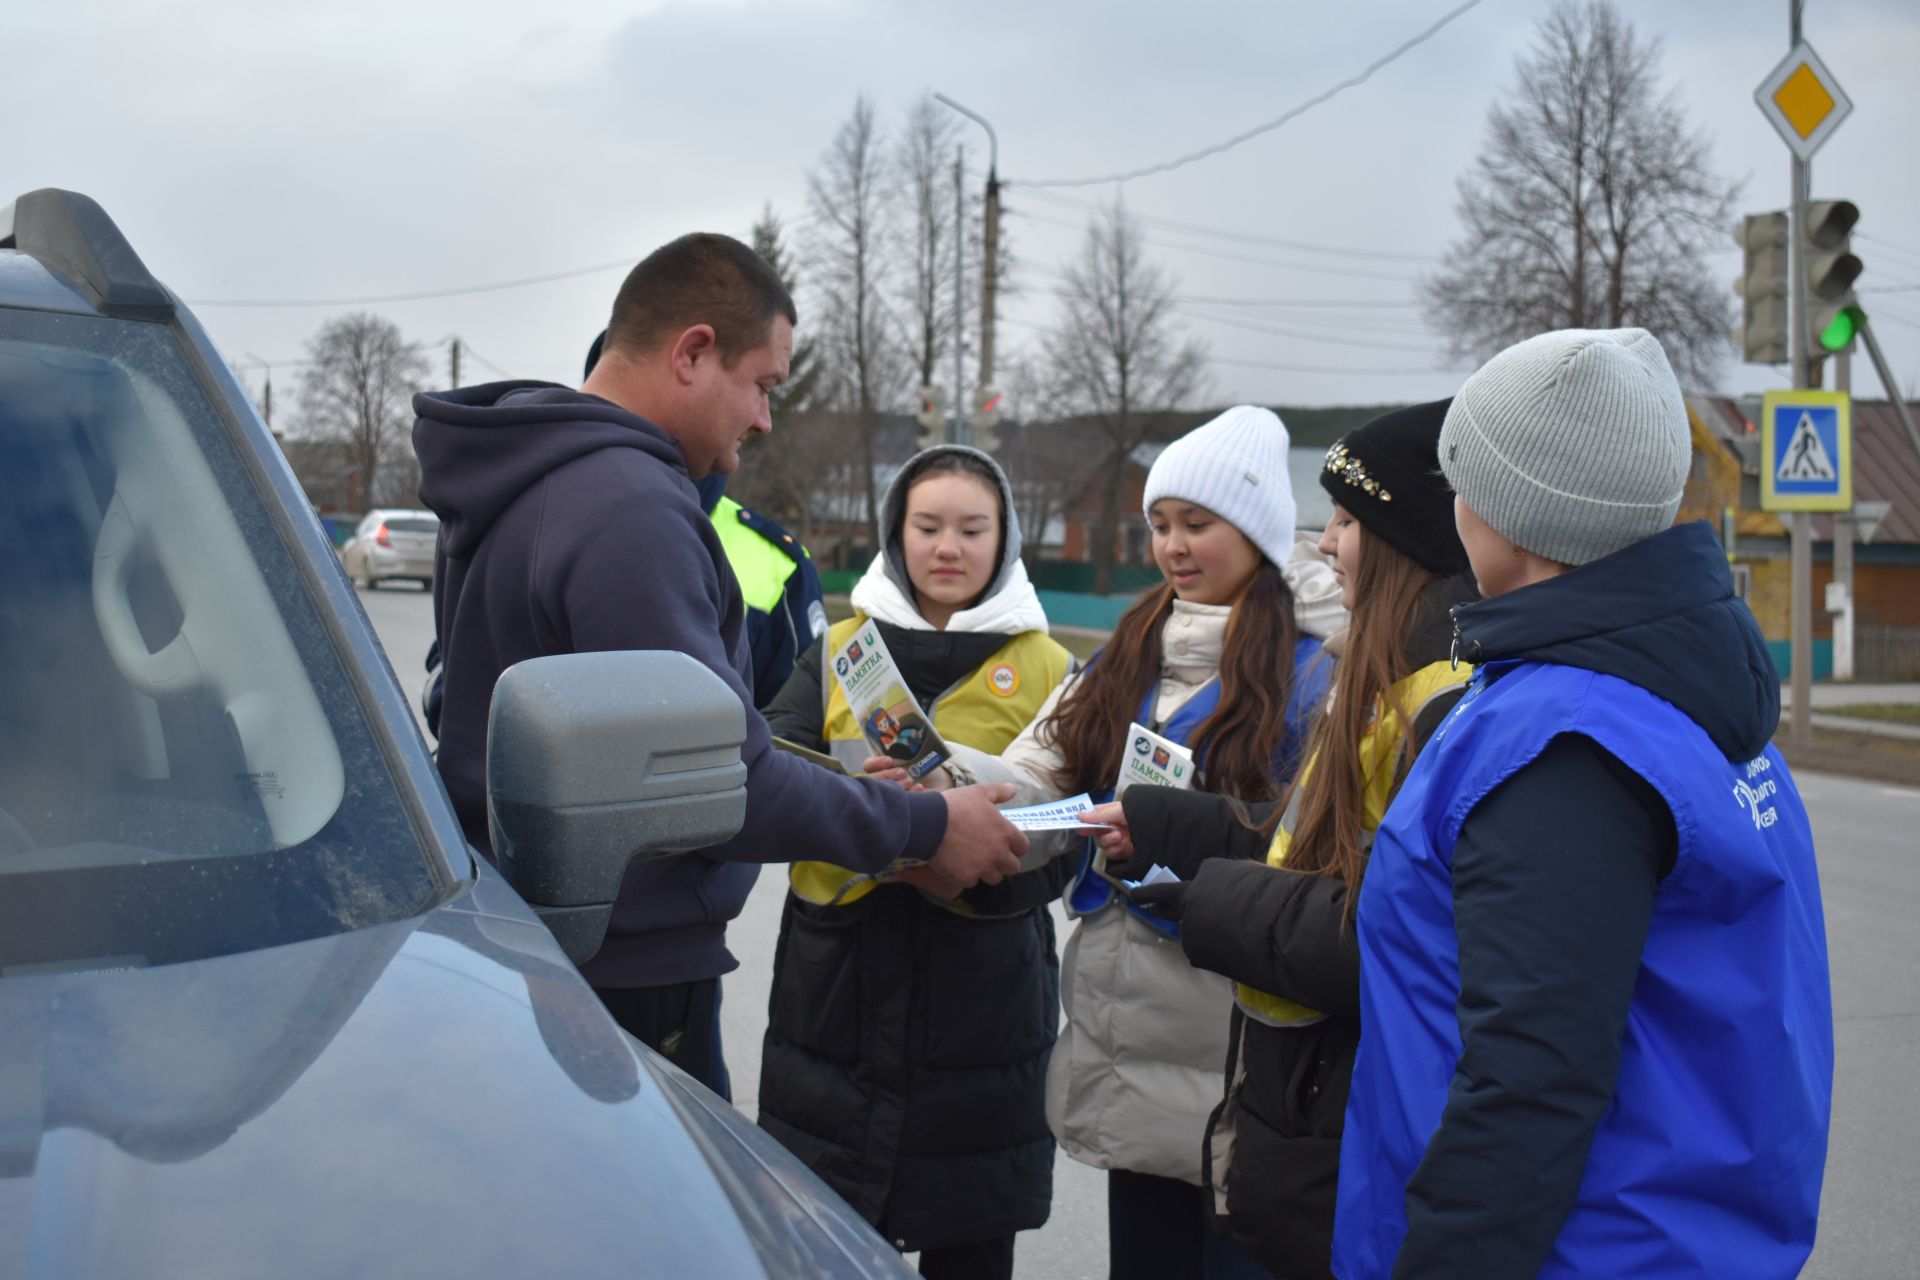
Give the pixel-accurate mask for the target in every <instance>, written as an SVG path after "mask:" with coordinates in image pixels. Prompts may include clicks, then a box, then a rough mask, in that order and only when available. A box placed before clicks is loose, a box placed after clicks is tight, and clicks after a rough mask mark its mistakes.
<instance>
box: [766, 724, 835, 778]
mask: <svg viewBox="0 0 1920 1280" xmlns="http://www.w3.org/2000/svg"><path fill="white" fill-rule="evenodd" d="M773 745H774V747H775V748H776V749H777V750H780V751H784V752H786V753H787V754H788V755H791V756H799V757H800V758H801V759H802V760H806V761H808V762H810V763H812V764H817V765H819V766H820V767H821V768H822V769H831V770H832V771H833V772H835V773H839V774H845V773H846V771H847V767H846V766H845V765H843V764H841V763H840V762H839V761H838V760H835V759H834V758H833V757H832V756H830V755H827V754H826V753H824V752H820V751H815V750H814V749H813V748H812V747H803V746H801V745H800V744H799V743H797V742H788V741H787V740H786V739H785V738H783V737H781V736H780V735H779V734H775V735H774V736H773Z"/></svg>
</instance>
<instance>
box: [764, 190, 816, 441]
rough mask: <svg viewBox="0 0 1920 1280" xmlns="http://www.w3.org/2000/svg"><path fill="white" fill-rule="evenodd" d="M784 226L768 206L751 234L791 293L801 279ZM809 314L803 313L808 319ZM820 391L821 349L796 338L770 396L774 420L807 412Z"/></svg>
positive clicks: (797, 286)
mask: <svg viewBox="0 0 1920 1280" xmlns="http://www.w3.org/2000/svg"><path fill="white" fill-rule="evenodd" d="M781 231H782V227H781V224H780V219H779V217H778V216H777V215H776V214H775V213H774V211H773V206H772V205H771V204H769V205H767V207H766V208H765V210H763V211H762V212H761V214H760V217H759V220H758V221H756V222H755V223H754V224H753V230H752V231H751V232H750V233H749V234H750V235H751V237H752V239H751V241H750V243H752V245H753V251H754V252H755V253H757V254H759V255H760V256H761V257H762V258H763V259H765V260H766V264H767V265H768V266H770V267H772V268H773V273H774V274H775V275H777V276H779V277H780V283H781V284H784V285H785V286H787V292H788V293H796V294H797V293H798V292H799V280H798V278H797V277H796V275H795V274H794V269H793V265H792V263H791V262H790V261H789V260H788V257H787V246H786V241H785V240H784V239H783V238H782V235H781ZM806 319H807V317H806V316H805V315H802V316H801V320H802V321H803V322H804V321H805V320H806ZM819 390H820V352H819V350H818V348H817V347H816V345H815V343H814V341H813V339H812V338H810V337H807V338H801V337H796V338H795V339H794V343H793V361H792V363H791V364H789V365H788V366H787V380H786V381H785V382H783V383H781V384H780V386H779V388H778V389H777V390H775V391H774V393H773V394H772V395H771V396H769V397H768V400H769V401H770V402H771V405H770V407H771V409H772V412H773V420H774V422H775V423H776V424H777V423H779V422H780V421H781V420H782V419H784V418H787V417H790V416H793V415H796V414H801V413H805V412H806V410H807V408H808V407H809V406H810V405H811V404H812V403H813V401H814V399H815V397H816V396H817V395H818V393H819Z"/></svg>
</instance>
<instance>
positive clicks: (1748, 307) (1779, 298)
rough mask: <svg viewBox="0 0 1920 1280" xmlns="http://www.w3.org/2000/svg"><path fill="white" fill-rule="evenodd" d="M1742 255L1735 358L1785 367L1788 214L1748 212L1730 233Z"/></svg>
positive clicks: (1787, 354)
mask: <svg viewBox="0 0 1920 1280" xmlns="http://www.w3.org/2000/svg"><path fill="white" fill-rule="evenodd" d="M1733 238H1734V241H1735V243H1737V244H1738V245H1739V246H1740V248H1741V249H1742V250H1744V253H1745V260H1744V262H1743V263H1742V265H1741V270H1740V278H1739V279H1738V280H1735V281H1734V282H1733V291H1734V292H1735V293H1737V294H1739V295H1740V296H1741V298H1742V299H1744V301H1745V305H1744V306H1743V308H1742V313H1741V320H1740V327H1739V329H1737V330H1736V331H1735V332H1734V337H1736V338H1738V339H1739V341H1740V358H1741V359H1742V360H1744V361H1745V362H1746V363H1748V364H1785V363H1787V361H1789V360H1791V359H1792V358H1793V353H1792V352H1791V351H1790V350H1789V349H1788V347H1787V240H1788V231H1787V215H1786V214H1784V213H1750V214H1748V215H1747V216H1746V218H1745V219H1744V220H1742V222H1741V224H1740V226H1739V227H1738V228H1736V229H1735V230H1734V233H1733Z"/></svg>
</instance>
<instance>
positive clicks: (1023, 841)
mask: <svg viewBox="0 0 1920 1280" xmlns="http://www.w3.org/2000/svg"><path fill="white" fill-rule="evenodd" d="M1016 790H1017V788H1015V787H1014V785H1013V784H1012V783H1011V782H985V783H980V784H978V785H976V786H971V787H961V788H960V789H959V790H957V791H946V792H942V793H941V797H942V798H943V799H944V800H945V801H946V802H947V834H946V836H945V837H944V838H943V839H942V840H941V841H940V847H939V848H938V849H935V850H934V851H933V861H931V862H929V863H928V864H927V870H929V871H932V872H934V873H936V874H937V875H938V876H939V877H940V878H941V879H942V880H943V881H944V882H946V883H948V884H954V885H958V888H956V889H955V890H954V892H955V893H958V892H959V891H960V890H961V889H971V888H972V887H973V886H974V885H976V884H983V883H984V884H999V883H1000V881H1001V880H1002V879H1004V878H1005V877H1007V876H1010V875H1014V874H1016V873H1017V872H1018V871H1019V870H1020V855H1021V854H1023V853H1025V852H1026V851H1027V836H1026V833H1025V832H1024V831H1021V830H1020V829H1019V828H1018V827H1016V826H1014V825H1013V824H1012V823H1011V822H1008V821H1007V820H1006V819H1005V818H1003V817H1001V816H1000V811H999V810H998V809H995V808H994V806H995V805H997V804H1004V803H1006V802H1007V801H1009V800H1011V799H1013V797H1014V794H1015V791H1016ZM931 891H932V890H929V892H931ZM948 896H951V895H948Z"/></svg>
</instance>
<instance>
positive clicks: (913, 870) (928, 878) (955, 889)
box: [894, 862, 967, 902]
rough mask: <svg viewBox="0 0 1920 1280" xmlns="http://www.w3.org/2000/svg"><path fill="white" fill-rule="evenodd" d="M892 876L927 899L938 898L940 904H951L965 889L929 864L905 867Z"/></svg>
mask: <svg viewBox="0 0 1920 1280" xmlns="http://www.w3.org/2000/svg"><path fill="white" fill-rule="evenodd" d="M894 875H895V877H896V878H897V879H898V880H899V881H900V883H901V884H908V885H912V886H913V887H914V888H916V889H918V890H919V891H920V892H922V893H924V894H926V895H927V896H928V897H930V898H938V899H939V900H940V901H942V902H952V901H953V900H954V899H955V898H957V897H959V896H960V895H961V893H963V892H964V891H965V890H966V887H967V886H965V885H963V884H961V883H960V882H959V881H958V880H955V879H954V878H953V877H951V876H948V875H944V874H942V873H941V872H939V871H936V870H935V869H934V867H933V864H932V863H930V862H929V863H925V864H923V865H921V866H917V867H907V868H905V869H904V870H901V871H897V872H895V873H894Z"/></svg>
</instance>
